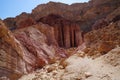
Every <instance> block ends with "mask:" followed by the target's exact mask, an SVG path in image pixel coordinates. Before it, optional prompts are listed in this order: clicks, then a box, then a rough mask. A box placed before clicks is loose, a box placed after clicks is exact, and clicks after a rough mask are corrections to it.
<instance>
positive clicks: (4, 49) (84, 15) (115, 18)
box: [0, 0, 120, 80]
mask: <svg viewBox="0 0 120 80" xmlns="http://www.w3.org/2000/svg"><path fill="white" fill-rule="evenodd" d="M119 4H120V0H91V1H89V2H88V3H76V4H72V5H67V4H63V3H55V2H49V3H47V4H41V5H38V6H37V7H36V8H35V9H33V11H32V13H29V14H28V13H22V14H20V15H18V16H16V17H15V18H7V19H5V20H3V21H1V20H0V80H4V79H7V78H8V79H10V80H18V77H20V76H21V75H23V74H27V73H31V74H30V75H28V76H31V77H33V78H31V77H30V78H31V79H33V80H34V79H35V80H39V79H45V80H47V79H48V80H49V79H51V80H60V79H62V80H103V79H105V80H111V79H112V80H114V79H115V80H119V76H118V75H119V74H120V73H119V67H118V66H119V48H116V49H115V50H116V51H115V52H114V50H113V52H114V54H113V55H112V54H111V53H113V52H112V51H111V50H112V49H114V48H115V47H116V46H120V6H119ZM4 23H5V25H4ZM109 51H111V52H109ZM108 52H109V53H108ZM73 54H77V55H75V56H74V55H73ZM71 55H73V56H71ZM108 55H110V58H109V59H107V58H108V57H109V56H108ZM116 55H118V57H117V56H116ZM69 56H71V57H70V58H68V57H69ZM85 56H87V57H90V59H89V58H81V57H85ZM104 56H105V57H104ZM113 57H114V59H112V58H113ZM66 58H67V59H66ZM93 59H95V60H93ZM57 60H58V62H57V63H56V61H57ZM112 60H113V61H112ZM114 60H115V61H114ZM104 61H105V63H104ZM106 61H109V62H108V63H106ZM116 62H118V63H116ZM52 63H55V64H52ZM109 63H111V64H109ZM113 63H115V65H117V64H118V65H117V67H116V68H115V66H114V65H112V64H113ZM49 64H52V65H49ZM94 64H96V66H93V65H94ZM46 65H47V66H46ZM76 65H77V66H79V68H78V67H76ZM82 65H83V66H82ZM86 65H88V67H90V68H88V67H86ZM49 66H50V68H48V67H49ZM102 66H103V67H102ZM42 67H43V68H42ZM39 68H42V69H41V70H38V71H37V72H35V73H32V72H33V71H35V70H36V69H39ZM76 68H77V70H78V71H76ZM84 68H85V71H83V72H82V71H81V70H84ZM94 68H95V69H98V68H99V70H102V71H103V72H101V71H99V70H93V69H94ZM110 68H112V69H111V70H110ZM86 69H87V70H86ZM106 69H107V70H108V71H106ZM115 69H116V70H115ZM46 70H47V71H46ZM109 71H110V72H112V74H114V75H112V74H110V72H109ZM117 71H118V72H117ZM75 72H77V73H75ZM99 73H100V74H101V75H100V74H99ZM79 74H80V75H79ZM32 75H33V76H32ZM99 75H100V76H99ZM114 76H116V77H114ZM70 78H71V79H70ZM21 79H23V78H21ZM25 80H29V79H28V78H25Z"/></svg>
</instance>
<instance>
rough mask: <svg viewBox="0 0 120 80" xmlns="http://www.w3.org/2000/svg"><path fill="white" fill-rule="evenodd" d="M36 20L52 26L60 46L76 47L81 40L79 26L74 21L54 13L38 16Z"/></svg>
mask: <svg viewBox="0 0 120 80" xmlns="http://www.w3.org/2000/svg"><path fill="white" fill-rule="evenodd" d="M38 22H42V23H44V24H48V25H51V26H53V28H54V32H55V38H56V40H57V42H58V44H59V46H60V47H65V48H70V47H76V46H78V45H80V44H81V43H82V42H83V39H82V31H81V30H80V26H79V25H78V24H77V23H75V22H72V21H70V20H66V19H64V18H62V17H61V16H59V15H54V14H50V15H48V16H46V17H43V18H40V19H39V20H38Z"/></svg>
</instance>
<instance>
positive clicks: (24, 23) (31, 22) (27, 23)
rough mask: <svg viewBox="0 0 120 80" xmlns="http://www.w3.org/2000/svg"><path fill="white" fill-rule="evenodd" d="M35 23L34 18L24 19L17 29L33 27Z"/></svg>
mask: <svg viewBox="0 0 120 80" xmlns="http://www.w3.org/2000/svg"><path fill="white" fill-rule="evenodd" d="M34 24H35V21H34V20H33V19H32V18H26V19H22V20H20V21H19V22H18V23H17V28H24V27H28V26H31V25H34Z"/></svg>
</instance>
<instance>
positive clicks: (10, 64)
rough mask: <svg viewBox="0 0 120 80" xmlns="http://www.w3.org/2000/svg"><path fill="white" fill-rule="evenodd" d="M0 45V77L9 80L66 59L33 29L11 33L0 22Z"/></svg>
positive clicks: (44, 37) (41, 34)
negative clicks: (59, 59) (57, 60)
mask: <svg viewBox="0 0 120 80" xmlns="http://www.w3.org/2000/svg"><path fill="white" fill-rule="evenodd" d="M0 45H1V46H0V77H4V76H5V77H8V78H9V79H10V80H17V78H18V77H20V76H21V75H22V74H25V73H29V72H32V71H34V70H35V69H38V68H41V67H43V66H44V65H46V64H49V63H52V62H54V61H55V60H56V59H57V57H58V58H59V57H63V58H65V57H67V55H66V54H65V51H64V50H60V49H58V48H57V46H52V45H51V46H48V44H47V38H46V36H45V35H44V34H43V33H41V32H40V31H39V30H38V29H37V28H35V27H27V28H23V29H19V30H15V31H14V33H12V32H11V31H9V30H8V29H7V28H6V27H5V25H4V24H3V23H2V22H0ZM57 51H59V52H58V53H56V52H57ZM51 61H52V62H51Z"/></svg>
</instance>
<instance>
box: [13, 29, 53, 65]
mask: <svg viewBox="0 0 120 80" xmlns="http://www.w3.org/2000/svg"><path fill="white" fill-rule="evenodd" d="M14 34H15V36H16V38H17V39H18V40H19V41H20V43H21V44H22V46H23V47H24V51H25V54H24V55H25V56H24V57H25V58H24V59H25V60H26V61H27V62H28V63H29V64H30V65H32V66H34V67H42V66H44V65H45V64H48V60H49V59H52V58H53V57H54V54H55V52H54V49H53V52H52V47H49V46H48V45H47V44H46V41H47V40H46V36H45V35H44V34H42V33H41V32H40V31H39V30H37V29H35V28H33V27H29V28H26V29H22V30H19V31H16V33H14Z"/></svg>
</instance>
